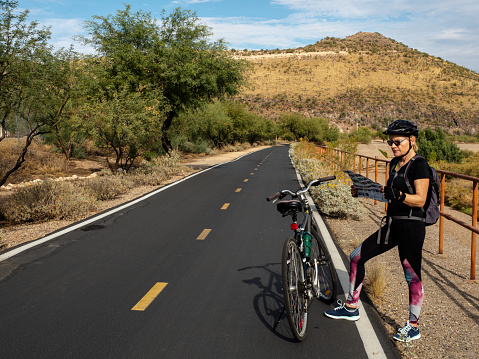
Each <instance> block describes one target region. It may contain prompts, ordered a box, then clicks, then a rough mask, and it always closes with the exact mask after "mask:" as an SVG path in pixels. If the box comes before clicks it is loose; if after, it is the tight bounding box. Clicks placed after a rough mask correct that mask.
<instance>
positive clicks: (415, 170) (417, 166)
mask: <svg viewBox="0 0 479 359" xmlns="http://www.w3.org/2000/svg"><path fill="white" fill-rule="evenodd" d="M398 162H399V161H398V160H396V159H393V160H392V161H391V172H390V174H389V179H388V183H387V185H388V186H389V187H393V188H396V189H398V190H400V191H401V192H404V193H409V189H408V187H407V185H406V181H405V180H404V173H405V171H406V167H407V166H408V165H409V168H408V170H407V177H408V180H409V184H410V185H411V187H412V189H413V191H414V193H416V190H415V188H414V181H415V180H417V179H421V178H430V176H429V165H428V164H427V162H426V160H425V159H424V158H422V157H418V158H416V159H414V160H413V161H412V163H410V164H409V163H406V164H405V165H404V166H402V167H401V168H400V169H399V171H396V167H397V166H396V165H397V164H398ZM428 201H429V195H428V199H427V201H426V205H425V208H427V205H428ZM411 208H412V213H411ZM410 213H411V215H412V216H415V217H425V216H426V214H425V212H424V211H423V210H422V208H419V207H409V206H408V205H406V204H404V203H390V204H389V205H388V211H387V214H388V216H408V215H409V214H410Z"/></svg>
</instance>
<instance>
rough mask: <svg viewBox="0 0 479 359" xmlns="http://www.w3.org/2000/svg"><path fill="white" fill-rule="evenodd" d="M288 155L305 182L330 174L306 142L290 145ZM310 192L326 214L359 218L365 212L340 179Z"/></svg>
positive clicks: (319, 207) (348, 187) (328, 169)
mask: <svg viewBox="0 0 479 359" xmlns="http://www.w3.org/2000/svg"><path fill="white" fill-rule="evenodd" d="M290 155H291V158H292V159H293V163H294V165H295V167H296V169H297V170H298V171H299V173H300V174H301V176H302V178H303V181H304V182H305V183H308V182H310V181H312V180H313V179H316V178H319V177H326V176H329V175H331V174H332V171H331V169H330V167H329V166H328V165H327V164H326V163H325V162H324V161H323V160H321V159H318V158H317V157H315V156H316V155H315V153H314V152H313V151H311V150H310V149H309V145H307V144H304V143H302V144H300V145H298V144H296V145H293V146H291V150H290ZM338 177H339V176H338ZM310 192H311V196H312V197H313V199H314V201H315V202H316V204H317V206H318V209H319V210H320V211H321V212H323V213H324V214H326V215H329V216H332V217H348V218H351V219H356V220H359V219H361V218H362V216H363V214H364V212H365V211H364V208H363V206H362V205H361V202H359V200H358V199H357V198H354V197H351V188H350V186H349V185H347V184H345V183H343V182H342V181H341V180H340V179H336V180H334V181H330V182H328V183H324V184H322V185H320V186H318V187H314V188H313V189H311V191H310Z"/></svg>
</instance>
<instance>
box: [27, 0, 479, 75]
mask: <svg viewBox="0 0 479 359" xmlns="http://www.w3.org/2000/svg"><path fill="white" fill-rule="evenodd" d="M123 2H124V1H118V0H97V1H91V0H84V1H79V0H23V1H22V0H19V7H20V8H21V9H29V10H30V16H29V20H38V21H39V22H40V24H42V25H46V26H51V27H52V28H51V30H52V40H51V42H52V44H53V45H55V47H61V46H69V45H70V44H71V43H74V44H75V48H76V49H77V50H78V51H80V52H85V53H88V52H91V51H92V50H91V49H88V48H83V47H81V46H80V44H78V43H75V42H74V41H73V40H72V39H71V38H72V37H73V36H74V35H85V33H84V30H83V22H84V21H86V20H90V19H91V17H92V16H93V15H102V16H105V15H109V14H113V13H115V12H116V10H119V9H123V8H124V5H123ZM127 2H128V1H127ZM128 3H130V4H131V5H132V8H133V10H134V11H137V10H140V9H141V10H144V11H148V12H151V13H152V15H153V16H154V17H156V18H160V16H161V15H160V14H161V11H162V10H163V9H165V10H166V12H167V13H169V12H170V11H171V10H173V9H174V8H176V7H182V8H184V9H191V10H196V11H197V14H198V17H200V18H201V19H202V21H203V22H204V23H206V24H207V25H208V26H210V27H211V28H212V30H213V33H214V37H215V38H224V39H225V40H226V42H228V44H229V47H230V48H235V49H245V48H246V49H254V50H259V49H275V48H280V49H281V48H295V47H299V46H304V45H308V44H313V43H315V42H316V41H319V40H321V39H323V38H324V37H326V36H334V37H340V38H344V37H346V36H349V35H353V34H355V33H357V32H360V31H370V32H379V33H381V34H383V35H384V36H387V37H390V38H392V39H394V40H397V41H399V42H402V43H403V44H405V45H407V46H409V47H411V48H415V49H418V50H419V51H423V52H427V53H429V54H431V55H434V56H438V57H441V58H443V59H445V60H448V61H451V62H454V63H456V64H458V65H461V66H464V67H466V68H469V69H472V70H474V71H476V72H479V60H478V59H479V21H478V20H477V19H478V18H479V1H478V0H434V1H433V0H419V1H418V0H241V1H232V0H186V1H182V0H170V1H161V0H160V1H158V0H143V1H129V2H128Z"/></svg>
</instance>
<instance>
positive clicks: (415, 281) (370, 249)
mask: <svg viewBox="0 0 479 359" xmlns="http://www.w3.org/2000/svg"><path fill="white" fill-rule="evenodd" d="M386 232H387V225H385V226H384V227H383V228H382V229H381V237H382V238H381V244H377V238H378V231H377V232H375V233H374V234H372V235H371V236H369V237H368V238H367V239H366V240H365V241H364V242H363V243H361V244H360V245H359V246H358V247H357V248H356V249H355V250H354V251H353V252H352V253H351V255H350V259H351V263H350V274H349V295H348V300H347V304H351V305H356V304H357V303H358V300H359V294H360V292H361V288H362V286H363V281H364V275H365V270H364V264H365V263H366V262H367V261H368V260H369V259H371V258H374V257H376V256H377V255H379V254H381V253H384V252H387V251H388V250H390V249H392V248H394V247H396V246H397V247H398V250H399V258H400V260H401V264H402V267H403V270H404V275H405V276H406V281H407V284H408V286H409V322H410V323H412V324H416V323H417V321H418V320H419V314H420V312H421V306H422V302H423V298H424V291H423V288H422V282H421V261H422V246H423V244H424V237H425V235H426V228H425V225H424V223H423V222H420V221H414V220H393V222H392V223H391V230H390V233H389V240H388V242H389V243H388V244H384V237H385V235H386Z"/></svg>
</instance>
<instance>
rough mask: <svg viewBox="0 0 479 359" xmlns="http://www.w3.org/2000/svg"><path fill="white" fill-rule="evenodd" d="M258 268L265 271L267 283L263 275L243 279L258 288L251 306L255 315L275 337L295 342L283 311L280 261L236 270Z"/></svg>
mask: <svg viewBox="0 0 479 359" xmlns="http://www.w3.org/2000/svg"><path fill="white" fill-rule="evenodd" d="M254 269H260V270H263V271H265V272H266V275H267V280H266V282H267V283H264V281H265V280H264V279H265V278H264V277H263V278H260V277H253V278H251V279H245V280H243V283H245V284H248V285H254V286H256V287H258V289H259V290H260V291H259V292H258V294H256V295H255V296H254V298H253V306H254V309H255V312H256V315H257V316H258V318H259V319H260V320H261V322H262V323H263V324H264V326H265V327H266V328H267V329H268V330H269V331H270V332H271V333H273V334H274V335H276V336H277V337H279V338H281V339H283V340H286V341H289V342H297V341H296V339H295V338H294V337H293V335H292V334H291V331H290V329H289V324H288V320H287V318H286V315H285V314H284V313H283V312H284V311H283V308H284V300H283V294H282V293H283V288H282V281H281V274H280V272H281V263H267V264H264V265H258V266H249V267H245V268H240V269H238V271H246V270H254Z"/></svg>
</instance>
